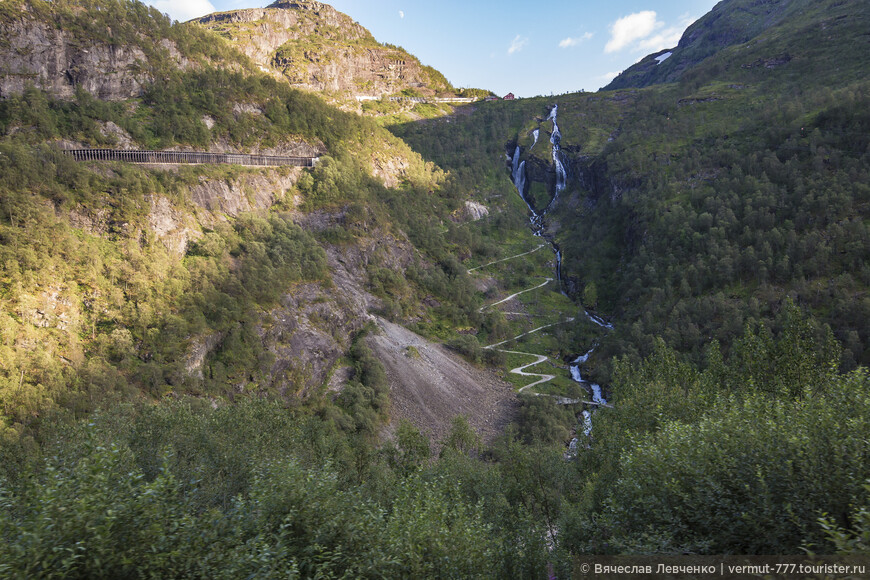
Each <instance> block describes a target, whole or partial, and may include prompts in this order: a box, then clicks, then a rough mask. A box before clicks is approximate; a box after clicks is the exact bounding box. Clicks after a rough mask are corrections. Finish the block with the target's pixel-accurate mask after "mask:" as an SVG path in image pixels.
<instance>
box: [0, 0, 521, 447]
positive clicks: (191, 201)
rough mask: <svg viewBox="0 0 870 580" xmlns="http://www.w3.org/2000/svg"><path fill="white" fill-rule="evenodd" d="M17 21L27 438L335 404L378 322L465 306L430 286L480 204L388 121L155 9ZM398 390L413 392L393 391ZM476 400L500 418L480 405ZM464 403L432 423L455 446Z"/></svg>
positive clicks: (9, 154)
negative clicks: (288, 404)
mask: <svg viewBox="0 0 870 580" xmlns="http://www.w3.org/2000/svg"><path fill="white" fill-rule="evenodd" d="M95 15H96V17H95ZM0 16H2V18H0V27H2V28H3V29H4V30H5V31H7V32H9V36H7V37H6V39H7V41H8V42H7V44H6V45H5V46H4V47H3V51H4V54H6V55H8V58H3V59H2V60H3V61H4V62H5V63H7V66H8V67H9V68H7V69H6V70H5V74H4V75H2V77H0V86H3V87H4V89H3V90H4V93H3V95H4V99H3V100H2V101H0V133H2V142H0V155H2V156H0V164H2V166H3V178H2V188H3V209H2V212H3V213H2V215H3V221H2V224H0V228H2V229H0V232H2V239H3V241H4V244H3V246H2V250H0V251H2V254H3V260H2V262H3V266H2V277H0V281H2V288H3V292H2V297H0V304H2V313H3V314H2V317H3V318H2V320H3V329H4V330H3V337H4V346H3V349H2V351H0V374H2V375H3V383H2V384H3V388H2V389H0V398H2V401H3V407H4V409H5V412H4V414H3V419H2V430H3V432H4V433H6V434H7V435H8V436H9V437H12V438H16V437H20V436H24V437H30V436H32V435H33V431H34V430H36V429H37V428H38V424H39V417H41V416H46V415H49V414H52V413H66V412H69V411H71V410H75V411H74V412H75V413H82V412H86V410H92V409H95V408H97V407H100V406H101V405H102V404H104V403H105V402H106V401H108V400H114V399H116V398H117V399H120V400H127V399H130V398H133V399H135V398H139V397H142V396H144V397H146V398H149V399H159V398H160V397H164V396H184V395H193V396H197V397H204V398H207V399H210V400H214V401H230V400H233V399H235V398H236V397H238V396H241V395H255V394H256V395H268V396H279V397H282V398H284V399H285V400H288V401H289V400H301V401H305V402H306V404H308V405H310V406H312V407H316V406H318V405H321V404H323V401H329V399H328V396H327V393H326V392H324V390H323V387H324V386H325V385H326V383H327V382H328V379H329V378H330V377H331V376H333V375H335V376H336V377H342V381H333V383H334V387H335V388H336V389H337V390H338V391H341V390H342V389H343V388H344V386H345V384H346V383H349V382H353V380H354V378H353V377H354V374H353V372H350V373H348V371H349V370H351V369H352V368H353V360H352V359H347V356H348V352H349V351H350V349H351V346H352V344H353V342H354V340H356V339H357V338H358V336H357V335H360V337H361V334H364V332H363V331H364V329H365V328H366V327H367V326H368V325H370V324H372V323H373V322H374V321H375V320H376V318H375V316H376V315H384V316H386V317H388V318H391V319H400V320H412V319H413V320H418V321H425V320H427V319H428V318H430V317H432V316H433V314H431V313H430V309H429V308H427V307H425V306H422V303H423V301H424V299H428V300H429V301H430V302H431V303H433V304H439V303H443V304H445V306H446V305H452V303H453V300H454V299H453V298H452V293H453V292H456V291H462V289H463V288H464V287H465V286H466V285H468V284H470V282H468V281H467V280H462V279H459V280H454V282H453V285H452V286H453V287H450V288H448V287H445V286H444V284H443V283H441V284H440V286H437V287H434V286H432V282H431V280H433V279H434V280H440V279H442V278H445V279H446V277H447V276H448V275H447V274H445V269H446V268H448V266H445V265H442V263H443V264H446V263H447V262H446V257H447V254H446V250H445V249H444V242H443V233H442V232H441V231H440V226H438V222H439V221H440V220H442V219H447V218H448V216H450V215H451V214H453V213H454V212H455V211H456V210H457V209H458V208H459V207H460V206H461V205H462V201H461V200H459V199H458V198H450V197H445V196H443V195H441V194H439V193H435V191H437V190H438V189H439V182H440V181H442V180H443V174H442V173H441V172H440V170H438V169H437V168H435V167H433V166H432V165H431V164H426V163H424V162H423V161H422V160H421V159H420V157H419V155H417V154H416V153H414V152H413V151H411V150H410V148H409V147H408V146H407V145H405V144H404V143H403V142H401V141H400V140H399V139H397V138H395V137H393V136H392V135H391V134H389V133H388V132H386V131H385V130H384V129H382V128H380V127H378V126H377V125H376V124H374V123H373V122H371V121H368V120H366V119H362V118H360V117H358V116H356V115H353V114H348V113H343V112H341V111H338V110H336V109H334V108H332V107H330V106H328V105H326V104H325V103H324V102H323V101H321V100H320V99H319V98H317V97H315V96H312V95H308V94H305V93H301V92H299V91H297V90H294V89H291V88H290V87H288V86H287V85H286V83H283V82H281V81H276V80H275V79H273V78H271V77H269V76H268V75H265V74H263V73H261V72H260V71H258V70H256V68H255V67H253V66H251V65H250V63H249V61H248V60H247V58H246V57H245V56H243V55H241V54H239V53H237V52H235V51H234V49H233V48H232V47H230V46H228V45H227V44H226V43H223V42H222V41H221V40H220V39H219V38H217V37H214V36H213V35H211V33H210V32H208V31H203V30H200V29H198V28H197V27H192V26H190V25H183V24H171V23H170V22H169V20H168V19H167V18H166V17H164V16H163V15H160V14H159V13H157V12H156V11H154V10H151V9H146V8H145V7H144V6H142V5H141V4H139V3H135V2H124V3H118V2H113V1H110V0H106V1H105V2H98V3H97V4H94V5H91V4H90V3H84V4H82V3H78V2H52V3H45V2H41V1H39V0H35V1H34V2H23V3H19V4H13V3H5V4H4V6H3V12H2V14H0ZM47 38H51V39H54V40H53V41H52V42H48V41H47V40H46V39H47ZM148 46H151V47H152V48H151V49H147V48H146V47H148ZM154 47H160V48H154ZM164 47H165V50H164ZM13 55H18V57H21V55H24V56H27V55H31V56H27V58H18V57H15V56H13ZM34 55H35V56H34ZM110 56H111V59H110V58H109V57H110ZM89 59H90V60H89ZM40 63H43V64H44V63H49V64H50V66H43V65H40ZM71 70H78V71H80V74H79V73H76V74H70V72H69V71H71ZM129 71H133V73H132V74H131V73H129ZM22 79H26V80H22ZM16 83H17V84H16ZM61 146H62V147H70V146H73V147H85V146H86V147H120V148H125V149H161V148H163V149H183V150H198V151H203V150H205V151H231V152H232V151H236V152H245V153H260V154H272V155H275V154H278V155H281V154H290V155H299V154H302V155H315V156H319V157H320V160H319V163H318V164H317V167H316V168H315V169H313V170H312V171H303V170H301V169H300V168H279V169H253V168H240V167H232V166H187V167H180V168H175V169H170V170H167V169H166V168H161V167H149V166H134V165H127V164H124V163H120V162H115V163H107V164H104V163H92V164H76V163H74V162H72V160H71V159H69V158H66V157H65V156H63V155H61V154H60V153H59V152H58V150H57V148H58V147H61ZM423 204H425V207H426V208H427V211H426V212H423V211H418V210H417V209H415V208H419V207H420V206H421V205H423ZM49 232H53V233H49ZM421 240H422V241H421ZM408 271H412V272H413V273H414V275H413V276H412V277H411V278H412V279H411V280H410V281H409V280H407V279H406V272H408ZM397 275H399V276H401V278H396V276H397ZM456 276H457V275H456V274H450V278H451V279H453V278H456ZM433 288H434V290H433ZM473 312H474V305H473V304H465V305H460V306H459V307H458V308H454V310H453V311H452V316H453V317H454V318H456V319H457V320H458V321H463V323H466V322H464V321H465V320H466V316H467V315H468V313H473ZM434 316H438V317H440V315H438V314H435V315H434ZM445 356H447V357H448V358H449V356H451V355H449V354H448V355H445ZM453 356H455V355H453ZM412 362H413V361H412ZM378 364H380V363H378ZM412 366H413V365H412ZM356 380H357V381H358V380H359V377H357V378H356ZM450 380H455V381H456V385H460V386H461V385H464V384H467V383H468V382H469V381H468V379H466V378H464V377H463V376H459V375H457V376H455V377H453V378H452V379H451V378H450V377H448V383H450ZM391 386H392V387H393V388H394V389H402V388H404V383H403V382H402V381H401V380H398V381H397V380H391V381H386V382H383V383H382V384H380V386H379V388H381V389H384V388H390V387H391ZM448 386H449V387H452V386H453V383H450V384H449V385H448ZM458 388H459V387H458ZM412 398H413V397H412ZM502 398H504V399H510V398H512V395H511V394H510V393H509V392H504V393H502ZM370 403H371V400H369V401H368V403H367V404H370ZM509 406H510V405H508V407H509ZM508 407H505V410H504V413H505V414H504V416H503V417H499V418H498V422H503V421H506V420H507V418H508V416H509V415H510V410H509V408H508ZM463 409H464V410H463V411H462V412H464V413H469V412H472V411H475V409H477V411H479V414H480V417H481V419H480V422H479V423H480V425H481V426H482V425H483V423H484V421H489V418H490V414H491V412H490V409H489V408H484V406H483V405H482V404H481V405H479V406H477V407H463ZM458 412H459V411H458V410H457V409H452V410H451V409H450V408H449V407H445V408H444V409H443V414H439V415H438V416H437V417H430V418H429V419H428V420H427V423H426V426H427V427H429V428H432V429H434V431H435V432H437V433H442V432H444V431H446V429H447V426H448V425H449V422H450V419H451V418H452V416H453V415H455V414H456V413H458ZM403 413H404V414H402V413H399V412H396V413H394V414H392V415H390V414H389V413H387V411H386V407H384V408H383V409H381V412H380V414H377V413H375V415H373V418H369V419H367V421H368V423H367V424H366V425H367V426H366V429H367V430H368V431H369V432H376V431H377V430H378V429H380V428H381V423H382V422H383V421H392V422H393V423H394V424H398V422H399V420H400V419H402V418H403V417H405V416H406V415H407V416H408V417H411V416H416V411H415V410H414V409H413V408H407V409H406V410H405V411H403ZM472 415H474V413H472ZM483 417H485V419H483ZM470 419H471V421H472V423H473V424H475V425H477V424H478V421H477V418H476V417H474V416H471V417H470ZM420 426H421V427H422V426H423V425H422V424H420Z"/></svg>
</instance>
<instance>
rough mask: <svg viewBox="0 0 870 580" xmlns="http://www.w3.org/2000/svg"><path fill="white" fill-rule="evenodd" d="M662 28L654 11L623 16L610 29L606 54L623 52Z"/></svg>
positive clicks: (605, 48)
mask: <svg viewBox="0 0 870 580" xmlns="http://www.w3.org/2000/svg"><path fill="white" fill-rule="evenodd" d="M662 26H664V24H663V23H661V22H659V21H658V20H656V13H655V12H653V11H652V10H644V11H643V12H635V13H634V14H629V15H628V16H623V17H622V18H620V19H619V20H617V21H616V22H614V23H613V25H612V26H611V27H610V40H609V41H608V42H607V45H606V46H605V47H604V52H617V51H619V50H622V49H623V48H625V47H626V46H628V45H630V44H632V43H633V42H635V41H638V40H641V39H643V38H647V37H648V36H649V35H650V34H652V33H653V32H654V31H655V30H656V29H657V28H661V27H662Z"/></svg>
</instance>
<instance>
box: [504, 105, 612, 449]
mask: <svg viewBox="0 0 870 580" xmlns="http://www.w3.org/2000/svg"><path fill="white" fill-rule="evenodd" d="M558 112H559V105H558V104H555V105H553V108H552V109H551V110H550V114H549V115H548V116H547V120H548V121H552V122H553V131H552V133H551V134H550V143H551V144H552V145H553V164H554V166H555V168H556V188H555V192H554V195H553V198H552V199H551V200H550V203H549V204H547V207H546V208H545V209H544V210H543V211H542V212H541V213H540V214H539V213H537V212H536V211H535V209H534V208H533V207H532V204H531V203H529V200H528V199H526V196H525V194H524V191H525V187H526V170H525V169H526V168H525V161H521V160H520V154H521V151H520V147H519V145H517V147H516V149H514V154H513V158H509V159H510V161H511V179H512V181H513V183H514V186H515V187H516V188H517V192H519V194H520V197H521V198H522V199H523V201H524V202H525V203H526V205H527V206H528V208H529V211H530V212H531V214H532V217H531V218H530V219H529V221H530V223H531V226H532V232H533V233H534V235H535V236H537V237H542V236H543V233H544V217H545V216H546V215H547V213H548V212H549V211H550V208H551V207H552V206H553V204H554V203H555V201H556V199H557V198H558V197H559V194H560V193H561V192H562V191H564V190H565V188H566V187H567V183H568V171H567V169H566V168H565V164H564V162H563V161H562V158H563V156H562V152H561V151H562V147H561V142H562V131H561V130H560V129H559V123H558ZM532 134H533V135H534V143H533V144H532V147H534V146H535V145H536V144H537V143H538V138H539V136H540V130H539V129H535V130H534V131H533V132H532ZM550 245H551V246H552V247H553V252H554V253H555V254H556V279H557V280H558V283H559V288H560V290H561V289H562V250H561V249H560V248H559V246H557V245H556V244H555V243H554V242H550ZM562 293H563V294H564V293H565V292H564V290H562ZM583 313H584V314H585V315H586V318H588V319H589V320H590V321H591V322H593V323H595V324H597V325H598V326H600V327H602V328H605V329H608V330H610V329H612V328H613V325H612V324H610V323H608V322H606V321H605V320H603V319H602V318H601V317H599V316H597V315H595V314H592V313H590V312H589V311H587V310H586V309H583ZM594 350H595V348H594V347H593V348H591V349H590V350H589V351H588V352H587V353H585V354H582V355H580V356H578V357H577V358H576V359H574V361H573V364H572V365H571V366H570V367H569V368H570V371H571V378H572V379H574V380H575V381H576V382H577V383H579V384H581V385H582V386H583V387H584V388H585V389H587V390H588V391H591V396H592V402H593V403H596V404H597V405H598V406H601V405H606V404H607V400H606V399H605V398H604V396H603V395H602V392H601V386H600V385H598V384H595V383H590V382H588V381H585V380H583V376H582V374H581V372H580V365H582V364H583V363H585V362H586V361H587V360H588V359H589V357H590V356H591V355H592V353H593V351H594ZM582 417H583V418H582V420H581V423H582V426H581V428H582V430H583V434H584V435H585V436H586V437H587V439H588V438H589V437H591V435H592V412H591V411H589V410H584V411H583V413H582ZM578 444H579V439H578V438H577V437H575V438H574V439H572V440H571V442H570V444H569V446H568V450H567V452H566V458H571V457H576V455H577V447H578ZM587 445H588V444H587Z"/></svg>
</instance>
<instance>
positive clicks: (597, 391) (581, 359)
mask: <svg viewBox="0 0 870 580" xmlns="http://www.w3.org/2000/svg"><path fill="white" fill-rule="evenodd" d="M587 316H588V314H587ZM594 351H595V347H593V348H590V349H589V350H588V351H587V352H586V354H581V355H580V356H578V357H577V358H575V359H574V361H573V364H572V365H571V366H570V367H569V368H570V369H571V378H572V379H574V381H576V382H578V383H580V384H581V385H584V386H588V388H589V390H591V391H592V402H593V403H598V404H599V405H606V404H607V399H605V398H604V395H602V393H601V385H599V384H597V383H590V382H587V381H585V380H583V375H582V374H581V373H580V365H581V364H583V363H585V362H586V361H587V360H589V357H590V356H591V355H592V353H593V352H594ZM583 432H584V433H585V434H586V436H587V437H588V436H589V434H590V433H592V413H591V412H590V411H583Z"/></svg>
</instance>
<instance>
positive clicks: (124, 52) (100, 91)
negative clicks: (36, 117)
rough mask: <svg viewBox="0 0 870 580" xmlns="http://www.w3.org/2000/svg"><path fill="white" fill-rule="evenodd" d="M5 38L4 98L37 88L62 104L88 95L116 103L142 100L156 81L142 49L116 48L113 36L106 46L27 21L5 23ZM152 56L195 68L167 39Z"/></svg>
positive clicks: (0, 81)
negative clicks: (79, 92) (78, 94)
mask: <svg viewBox="0 0 870 580" xmlns="http://www.w3.org/2000/svg"><path fill="white" fill-rule="evenodd" d="M0 38H2V39H3V40H2V41H0V48H2V58H0V98H5V97H8V96H10V95H15V94H21V93H22V92H23V91H24V89H25V88H27V87H28V86H34V87H36V88H38V89H43V90H44V91H46V92H48V93H49V94H51V95H52V96H54V97H57V98H61V99H70V98H72V97H74V96H75V92H76V90H78V89H83V90H85V91H87V92H88V93H90V94H91V95H93V96H94V97H96V98H98V99H102V100H108V101H115V100H123V99H129V98H132V97H138V96H141V94H142V92H143V87H144V86H145V85H146V84H147V83H149V82H150V81H151V79H152V77H151V73H150V69H151V67H150V66H149V64H148V63H149V58H148V56H147V55H146V54H145V52H144V51H143V49H142V48H141V47H140V46H138V45H136V44H131V43H128V42H114V41H113V39H112V32H111V30H108V31H106V39H104V40H100V39H97V38H94V39H91V40H87V39H84V38H83V36H82V35H76V34H74V33H71V32H69V31H66V30H63V29H61V28H57V27H54V26H52V25H51V24H50V23H47V22H43V21H39V20H35V19H30V18H27V17H25V16H23V17H21V18H19V19H15V20H11V21H6V22H0ZM151 50H152V51H154V52H159V53H162V56H164V57H166V58H167V59H171V60H172V61H173V62H174V63H175V65H176V66H178V67H179V68H186V67H188V66H190V63H189V62H188V61H187V60H186V59H184V58H183V57H182V56H181V54H180V53H179V52H178V50H177V48H176V46H175V45H174V44H173V43H172V42H171V41H170V40H168V39H163V40H162V41H160V43H159V44H158V45H157V46H151Z"/></svg>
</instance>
